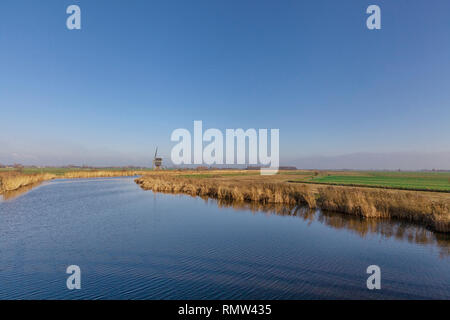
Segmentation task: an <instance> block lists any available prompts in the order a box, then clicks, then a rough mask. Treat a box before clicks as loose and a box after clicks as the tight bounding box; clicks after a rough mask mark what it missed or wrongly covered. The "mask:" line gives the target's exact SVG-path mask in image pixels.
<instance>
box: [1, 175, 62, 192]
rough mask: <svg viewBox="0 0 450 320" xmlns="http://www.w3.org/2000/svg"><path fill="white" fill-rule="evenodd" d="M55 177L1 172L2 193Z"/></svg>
mask: <svg viewBox="0 0 450 320" xmlns="http://www.w3.org/2000/svg"><path fill="white" fill-rule="evenodd" d="M55 177H56V176H55V175H54V174H50V173H43V174H40V173H36V174H24V173H20V172H0V193H5V192H11V191H15V190H17V189H20V188H23V187H26V186H29V185H33V184H38V183H40V182H42V181H46V180H51V179H54V178H55Z"/></svg>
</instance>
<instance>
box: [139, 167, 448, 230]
mask: <svg viewBox="0 0 450 320" xmlns="http://www.w3.org/2000/svg"><path fill="white" fill-rule="evenodd" d="M270 179H271V178H270V177H265V178H261V177H255V178H249V177H228V178H225V177H209V178H191V177H185V176H184V177H183V176H176V175H165V174H149V175H145V176H143V177H141V178H138V179H136V182H137V183H138V184H139V185H140V186H141V187H142V188H143V189H146V190H152V191H155V192H164V193H182V194H188V195H191V196H199V197H209V198H214V199H219V200H225V201H244V202H251V201H254V202H258V203H261V204H283V205H286V206H293V205H306V206H308V207H309V208H311V209H316V208H320V209H323V210H330V211H337V212H341V213H346V214H351V215H356V216H361V217H366V218H399V219H406V220H409V221H414V222H418V223H421V224H424V225H426V226H428V227H430V228H432V229H434V230H436V231H439V232H446V233H447V232H450V196H449V195H447V194H442V195H440V196H437V197H436V196H431V194H430V193H426V192H416V191H404V190H387V189H371V188H360V187H343V186H317V185H309V184H298V183H288V182H285V181H280V180H277V178H274V181H273V182H271V181H270Z"/></svg>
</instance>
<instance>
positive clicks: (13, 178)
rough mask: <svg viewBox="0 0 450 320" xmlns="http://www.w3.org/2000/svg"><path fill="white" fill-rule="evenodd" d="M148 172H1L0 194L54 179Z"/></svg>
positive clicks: (118, 175) (103, 176)
mask: <svg viewBox="0 0 450 320" xmlns="http://www.w3.org/2000/svg"><path fill="white" fill-rule="evenodd" d="M145 173H147V171H139V170H138V171H134V170H131V171H130V170H80V171H67V172H63V173H59V174H55V173H47V172H45V173H23V172H20V171H7V172H0V194H7V193H11V192H16V191H19V190H21V189H23V188H25V187H29V186H36V185H39V184H40V183H42V182H44V181H48V180H53V179H82V178H106V177H133V176H139V175H142V174H145Z"/></svg>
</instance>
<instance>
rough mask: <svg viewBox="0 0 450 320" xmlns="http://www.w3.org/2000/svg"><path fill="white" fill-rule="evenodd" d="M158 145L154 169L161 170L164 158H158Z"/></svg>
mask: <svg viewBox="0 0 450 320" xmlns="http://www.w3.org/2000/svg"><path fill="white" fill-rule="evenodd" d="M157 155H158V147H156V151H155V157H154V158H153V169H155V170H160V169H161V165H162V158H158V157H157Z"/></svg>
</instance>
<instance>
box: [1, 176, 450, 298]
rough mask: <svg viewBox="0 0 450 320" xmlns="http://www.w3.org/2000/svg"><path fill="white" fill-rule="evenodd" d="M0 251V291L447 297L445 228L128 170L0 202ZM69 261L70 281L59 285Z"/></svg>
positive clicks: (16, 294)
mask: <svg viewBox="0 0 450 320" xmlns="http://www.w3.org/2000/svg"><path fill="white" fill-rule="evenodd" d="M0 259H1V260H0V298H1V299H20V298H28V299H77V298H83V299H315V298H319V299H341V298H352V299H354V298H356V299H360V298H368V299H379V298H389V299H391V298H406V299H407V298H415V299H416V298H417V299H422V298H438V299H450V239H449V238H448V237H447V238H446V237H444V236H442V235H441V236H439V235H436V234H434V233H432V232H430V231H427V230H425V229H423V228H421V227H417V226H414V225H410V224H407V223H399V222H392V221H373V220H371V221H367V220H361V219H357V218H353V217H348V216H345V215H340V214H336V213H334V214H332V213H321V212H311V211H309V210H305V209H301V208H300V209H297V210H295V209H293V210H286V209H283V208H280V207H272V208H257V207H250V206H248V205H242V204H233V205H228V204H223V203H217V202H216V201H212V200H209V201H205V200H203V199H200V198H191V197H189V196H184V195H166V194H154V193H152V192H151V191H143V190H141V189H140V188H139V187H138V186H137V185H136V184H135V183H134V182H133V179H131V178H118V179H98V180H93V179H86V180H55V181H51V182H48V183H45V184H43V185H41V186H39V187H37V188H35V189H32V190H31V191H29V192H28V193H25V194H23V195H21V196H19V197H16V198H11V199H8V200H2V201H0ZM72 264H76V265H79V266H80V268H81V272H82V280H81V281H82V284H81V285H82V289H81V290H73V291H69V290H68V289H66V279H67V276H68V275H67V274H66V273H65V270H66V267H67V266H68V265H72ZM371 264H376V265H379V266H380V268H381V272H382V280H381V285H382V289H381V290H378V291H370V290H368V289H367V287H366V279H367V277H368V275H367V274H366V268H367V266H369V265H371Z"/></svg>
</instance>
